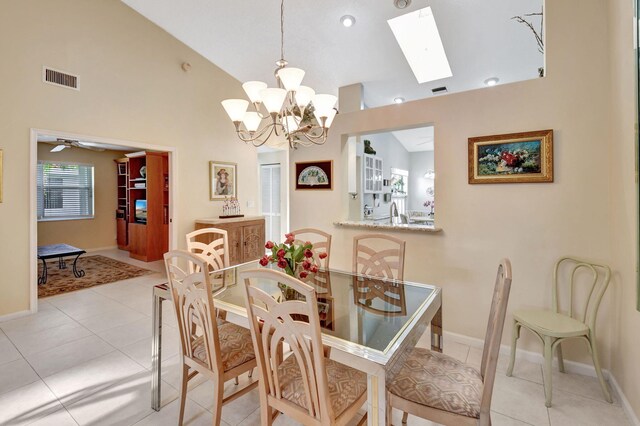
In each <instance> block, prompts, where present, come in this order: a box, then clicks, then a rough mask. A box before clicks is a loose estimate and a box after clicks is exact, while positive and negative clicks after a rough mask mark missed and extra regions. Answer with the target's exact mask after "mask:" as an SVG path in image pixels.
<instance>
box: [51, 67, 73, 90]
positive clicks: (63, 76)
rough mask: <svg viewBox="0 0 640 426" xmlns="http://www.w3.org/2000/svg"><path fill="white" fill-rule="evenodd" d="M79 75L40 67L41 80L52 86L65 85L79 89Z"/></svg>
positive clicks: (68, 87)
mask: <svg viewBox="0 0 640 426" xmlns="http://www.w3.org/2000/svg"><path fill="white" fill-rule="evenodd" d="M79 79H80V78H79V77H78V76H77V75H73V74H69V73H67V72H64V71H59V70H55V69H53V68H49V67H42V81H43V82H45V83H49V84H53V85H54V86H60V87H66V88H67V89H73V90H80V86H79Z"/></svg>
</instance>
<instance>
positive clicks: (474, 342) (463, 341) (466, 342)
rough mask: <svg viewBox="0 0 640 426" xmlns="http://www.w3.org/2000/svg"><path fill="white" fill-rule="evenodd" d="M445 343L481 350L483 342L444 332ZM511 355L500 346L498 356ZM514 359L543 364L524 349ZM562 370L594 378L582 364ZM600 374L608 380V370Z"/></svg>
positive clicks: (536, 354) (537, 355)
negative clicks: (451, 342)
mask: <svg viewBox="0 0 640 426" xmlns="http://www.w3.org/2000/svg"><path fill="white" fill-rule="evenodd" d="M444 338H445V342H446V341H447V339H451V341H453V342H457V343H461V344H463V345H468V346H471V347H474V348H482V347H483V345H484V340H482V339H476V338H475V337H469V336H464V335H462V334H457V333H450V332H446V331H445V332H444ZM510 354H511V346H508V345H501V346H500V355H504V356H509V355H510ZM516 359H524V360H525V361H529V362H533V363H536V364H542V363H543V362H544V356H543V355H542V352H532V351H526V350H524V349H520V348H518V351H517V352H516ZM553 364H554V365H556V360H555V359H554V360H553ZM564 368H565V370H566V371H567V373H572V374H580V375H583V376H589V377H596V369H595V368H594V366H593V365H590V364H584V363H582V362H576V361H570V360H565V361H564ZM602 374H603V375H604V376H605V378H607V379H608V378H609V376H610V373H609V371H608V370H605V369H602Z"/></svg>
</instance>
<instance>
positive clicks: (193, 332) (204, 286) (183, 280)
mask: <svg viewBox="0 0 640 426" xmlns="http://www.w3.org/2000/svg"><path fill="white" fill-rule="evenodd" d="M164 261H165V268H166V272H167V279H168V281H169V290H170V291H171V298H172V303H173V305H174V308H175V312H176V317H177V318H176V319H177V321H178V328H179V330H180V342H181V347H182V353H183V355H184V356H185V357H187V358H190V359H192V360H193V361H194V362H197V363H199V364H204V366H205V367H207V368H208V369H209V370H212V371H220V370H221V368H222V367H221V366H222V360H221V356H220V341H219V337H218V326H217V322H216V319H215V307H214V305H213V296H212V291H211V281H210V279H209V274H208V273H206V272H203V271H207V262H206V261H205V260H204V259H202V258H201V257H199V256H197V255H195V254H192V253H188V252H186V251H181V250H175V251H170V252H168V253H165V255H164ZM189 270H190V271H191V272H187V271H189ZM199 345H202V346H203V348H204V355H205V357H204V359H202V358H197V357H195V354H194V350H195V348H196V347H197V346H199Z"/></svg>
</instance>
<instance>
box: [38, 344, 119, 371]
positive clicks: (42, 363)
mask: <svg viewBox="0 0 640 426" xmlns="http://www.w3.org/2000/svg"><path fill="white" fill-rule="evenodd" d="M113 351H115V348H114V347H113V346H111V345H109V344H108V343H107V342H105V341H104V340H102V339H100V338H99V337H98V336H96V335H91V336H88V337H84V338H82V339H78V340H74V341H73V342H69V343H66V344H64V345H60V346H57V347H55V348H52V349H49V350H46V351H43V352H37V353H35V354H33V355H28V356H27V361H29V363H30V364H31V366H32V367H33V368H34V369H35V370H36V372H37V373H38V374H39V375H40V377H46V376H50V375H52V374H55V373H57V372H58V371H62V370H66V369H67V368H71V367H74V366H76V365H78V364H83V363H85V362H87V361H90V360H92V359H95V358H98V357H100V356H102V355H105V354H108V353H109V352H113Z"/></svg>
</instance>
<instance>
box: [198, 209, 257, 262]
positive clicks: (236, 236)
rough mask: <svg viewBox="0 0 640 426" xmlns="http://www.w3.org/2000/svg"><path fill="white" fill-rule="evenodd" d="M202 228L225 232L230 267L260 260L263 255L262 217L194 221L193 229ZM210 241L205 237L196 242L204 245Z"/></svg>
mask: <svg viewBox="0 0 640 426" xmlns="http://www.w3.org/2000/svg"><path fill="white" fill-rule="evenodd" d="M202 228H218V229H224V230H225V231H227V235H228V237H229V263H230V264H231V265H238V264H240V263H245V262H249V261H252V260H256V259H260V258H261V257H262V256H263V255H264V253H265V248H264V244H265V234H264V217H262V216H249V217H242V218H234V219H198V220H196V228H195V229H196V230H198V229H202ZM211 240H212V239H211V238H209V239H207V237H206V236H200V237H198V241H200V242H202V243H205V244H209V243H210V242H211Z"/></svg>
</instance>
